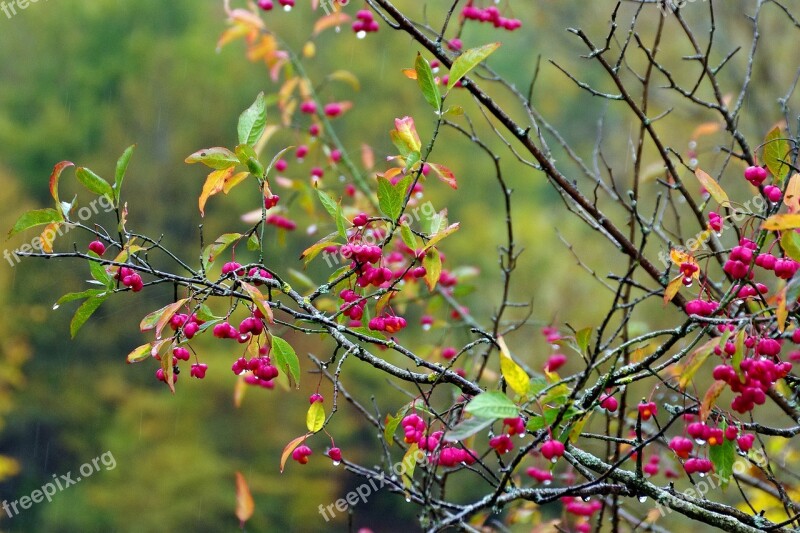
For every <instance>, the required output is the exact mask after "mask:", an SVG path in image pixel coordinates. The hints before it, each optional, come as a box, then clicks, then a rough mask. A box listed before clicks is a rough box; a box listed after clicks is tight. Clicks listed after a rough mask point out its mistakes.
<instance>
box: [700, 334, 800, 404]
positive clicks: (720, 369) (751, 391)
mask: <svg viewBox="0 0 800 533" xmlns="http://www.w3.org/2000/svg"><path fill="white" fill-rule="evenodd" d="M770 340H773V339H770ZM739 366H740V368H741V370H742V372H743V373H744V383H742V381H741V380H740V379H739V375H738V374H737V373H736V370H735V369H734V368H733V367H732V366H728V365H719V366H717V367H716V368H714V371H713V374H712V375H713V377H714V379H716V380H719V381H724V382H725V383H727V384H728V385H729V386H730V388H731V390H732V391H733V392H735V393H736V394H738V396H736V397H735V398H734V399H733V401H732V402H731V408H732V409H733V410H734V411H736V412H739V413H747V412H749V411H752V410H753V408H754V407H755V406H756V405H763V404H764V402H765V401H766V391H767V390H769V388H770V387H771V386H772V385H773V384H775V382H776V381H778V380H779V379H782V378H784V377H786V376H787V375H788V374H789V372H790V371H791V370H792V364H791V363H789V362H783V363H776V362H774V361H771V360H769V359H754V358H748V359H744V360H743V361H742V362H741V363H740V365H739Z"/></svg>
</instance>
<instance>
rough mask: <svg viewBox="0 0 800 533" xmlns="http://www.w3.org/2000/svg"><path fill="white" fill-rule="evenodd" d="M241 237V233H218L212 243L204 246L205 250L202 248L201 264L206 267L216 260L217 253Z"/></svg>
mask: <svg viewBox="0 0 800 533" xmlns="http://www.w3.org/2000/svg"><path fill="white" fill-rule="evenodd" d="M241 238H242V234H241V233H225V234H224V235H220V236H219V237H218V238H217V240H216V241H214V243H213V244H209V245H208V246H206V248H205V250H203V265H204V266H205V268H208V267H209V266H210V265H211V264H212V263H213V262H214V261H216V260H217V257H218V256H219V254H221V253H222V252H224V251H225V250H226V249H227V248H228V247H229V246H230V245H231V244H233V243H234V242H236V241H238V240H239V239H241Z"/></svg>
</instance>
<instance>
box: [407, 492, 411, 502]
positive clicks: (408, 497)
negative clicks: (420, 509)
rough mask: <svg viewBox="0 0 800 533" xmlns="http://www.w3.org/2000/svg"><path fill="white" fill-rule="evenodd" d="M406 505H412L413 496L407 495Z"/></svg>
mask: <svg viewBox="0 0 800 533" xmlns="http://www.w3.org/2000/svg"><path fill="white" fill-rule="evenodd" d="M406 503H411V496H410V495H408V494H406Z"/></svg>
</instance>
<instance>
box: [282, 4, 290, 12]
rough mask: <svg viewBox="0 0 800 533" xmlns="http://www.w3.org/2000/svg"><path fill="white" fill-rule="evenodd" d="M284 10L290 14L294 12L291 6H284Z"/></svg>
mask: <svg viewBox="0 0 800 533" xmlns="http://www.w3.org/2000/svg"><path fill="white" fill-rule="evenodd" d="M283 10H284V11H286V12H287V13H288V12H289V11H291V10H292V6H289V5H286V6H283Z"/></svg>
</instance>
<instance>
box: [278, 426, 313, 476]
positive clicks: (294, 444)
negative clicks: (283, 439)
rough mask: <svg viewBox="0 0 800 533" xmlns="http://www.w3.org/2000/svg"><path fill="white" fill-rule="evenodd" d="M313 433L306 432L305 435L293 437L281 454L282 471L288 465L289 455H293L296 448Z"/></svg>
mask: <svg viewBox="0 0 800 533" xmlns="http://www.w3.org/2000/svg"><path fill="white" fill-rule="evenodd" d="M310 435H312V434H311V433H306V434H305V435H300V436H299V437H297V438H296V439H292V440H291V441H290V442H289V444H287V445H286V447H285V448H284V449H283V453H282V454H281V473H283V468H284V467H285V466H286V461H287V460H288V459H289V456H290V455H292V452H293V451H294V449H295V448H297V447H298V446H300V444H301V443H302V442H303V441H304V440H306V439H307V438H308V437H309V436H310Z"/></svg>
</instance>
